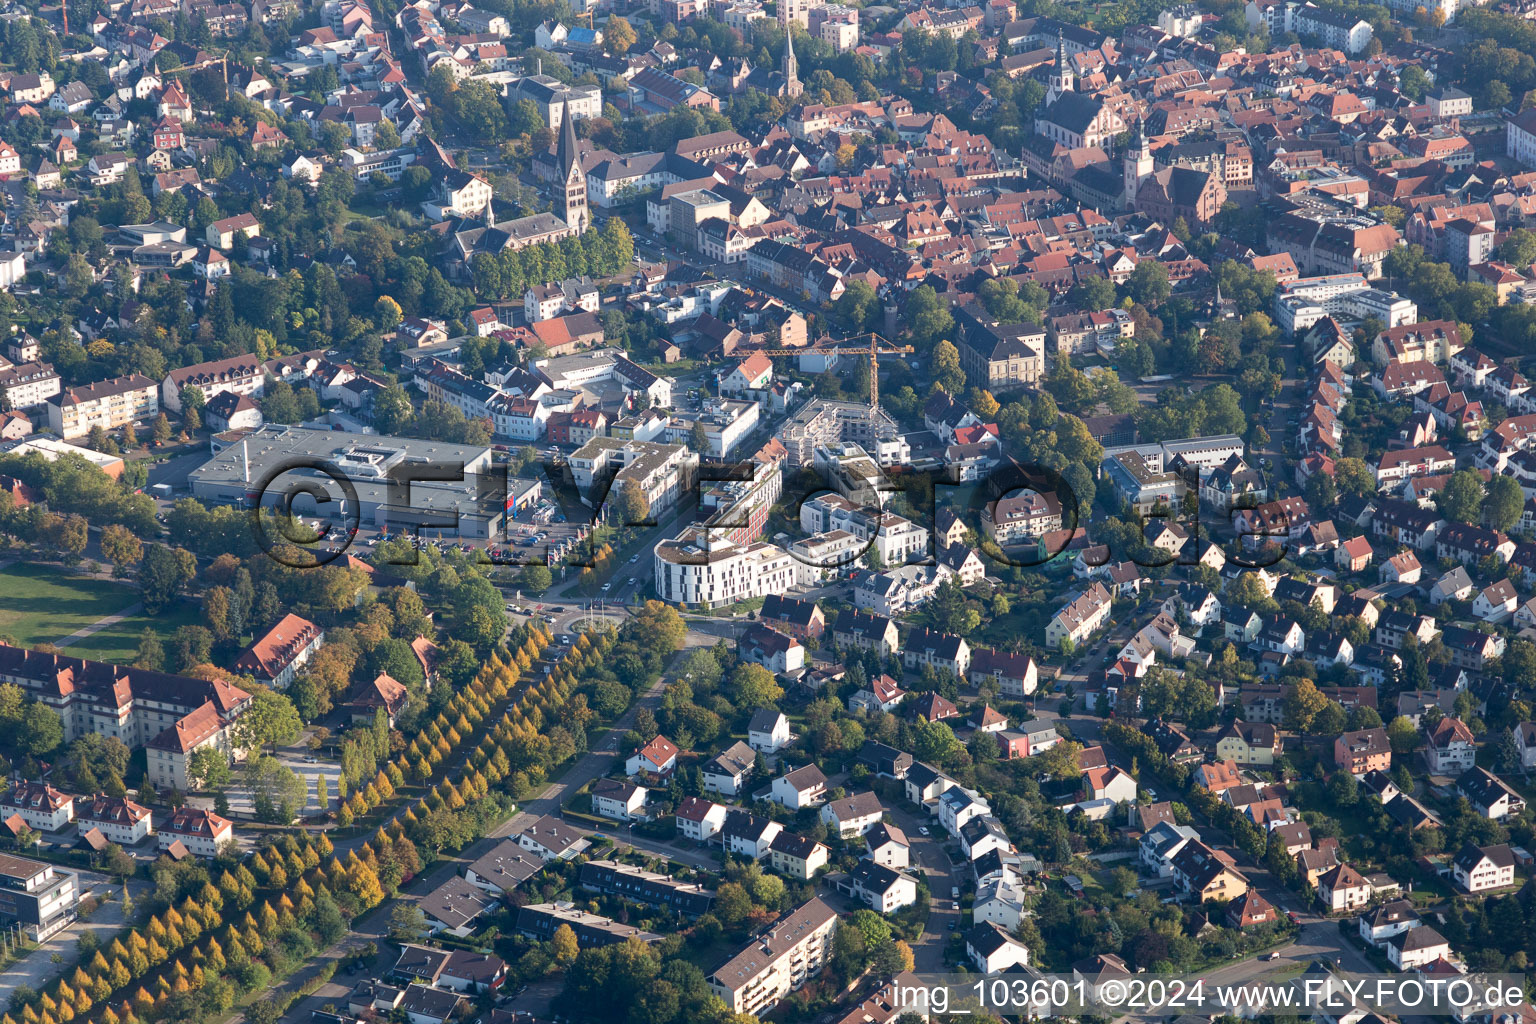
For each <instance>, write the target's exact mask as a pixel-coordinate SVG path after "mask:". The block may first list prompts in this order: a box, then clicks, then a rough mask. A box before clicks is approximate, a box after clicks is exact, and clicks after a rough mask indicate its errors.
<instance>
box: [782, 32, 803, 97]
mask: <svg viewBox="0 0 1536 1024" xmlns="http://www.w3.org/2000/svg"><path fill="white" fill-rule="evenodd" d="M783 70H784V95H785V96H786V97H788V98H789V99H794V98H795V97H796V96H799V95H800V94H801V93H802V92H804V91H805V86H803V85H801V84H800V74H799V71H800V68H799V65H798V64H797V63H796V62H795V32H794V24H793V23H791V24H788V25H785V26H784V69H783Z"/></svg>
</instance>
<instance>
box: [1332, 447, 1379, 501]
mask: <svg viewBox="0 0 1536 1024" xmlns="http://www.w3.org/2000/svg"><path fill="white" fill-rule="evenodd" d="M1333 475H1334V479H1335V480H1337V481H1338V484H1339V489H1340V490H1341V491H1343V492H1344V493H1345V494H1353V495H1355V496H1356V497H1359V498H1363V497H1365V496H1366V495H1369V494H1375V493H1376V476H1375V474H1373V473H1372V472H1371V468H1370V467H1369V466H1367V465H1366V464H1365V460H1364V459H1357V458H1353V457H1347V458H1342V459H1339V460H1338V461H1337V462H1336V463H1334V467H1333Z"/></svg>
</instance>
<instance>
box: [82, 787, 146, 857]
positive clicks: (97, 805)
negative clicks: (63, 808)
mask: <svg viewBox="0 0 1536 1024" xmlns="http://www.w3.org/2000/svg"><path fill="white" fill-rule="evenodd" d="M75 822H76V824H77V825H78V826H79V828H80V831H82V832H89V831H90V830H91V829H93V828H94V829H96V830H97V831H98V832H100V833H101V834H102V836H103V837H104V838H105V839H106V840H107V842H109V843H117V844H118V845H119V846H132V845H134V844H135V843H140V842H143V841H144V839H145V838H146V837H148V836H149V834H150V833H151V832H153V831H154V823H153V821H152V817H151V815H150V813H149V808H148V807H145V806H143V805H142V804H136V803H134V802H133V801H132V800H129V799H128V798H127V797H122V796H107V795H106V794H104V793H98V794H96V795H95V796H94V797H89V798H87V797H82V798H81V799H80V802H79V804H78V805H77V806H76V809H75Z"/></svg>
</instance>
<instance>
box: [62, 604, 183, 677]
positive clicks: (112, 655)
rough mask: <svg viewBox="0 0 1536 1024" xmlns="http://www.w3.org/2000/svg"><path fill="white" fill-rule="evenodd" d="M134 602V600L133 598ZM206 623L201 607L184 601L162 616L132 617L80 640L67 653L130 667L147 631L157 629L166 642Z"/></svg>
mask: <svg viewBox="0 0 1536 1024" xmlns="http://www.w3.org/2000/svg"><path fill="white" fill-rule="evenodd" d="M129 600H130V601H131V600H132V597H130V598H129ZM201 622H202V616H201V614H200V613H199V612H198V609H197V606H196V605H194V604H192V603H190V602H186V601H183V602H181V603H179V604H177V605H175V606H174V607H171V608H167V609H166V610H165V611H163V612H161V613H160V614H159V615H146V614H143V613H140V614H138V615H130V616H128V618H126V619H123V620H122V621H121V622H118V623H116V624H114V625H112V626H108V627H107V628H106V629H104V630H102V631H101V632H99V633H92V634H91V635H90V636H88V637H86V638H85V639H83V640H77V641H76V642H75V643H72V644H70V645H69V647H68V648H67V649H66V651H67V653H69V654H71V655H73V656H75V657H77V658H89V659H91V660H93V661H115V662H118V663H120V664H126V663H128V662H131V661H132V660H133V659H134V655H136V654H137V653H138V651H139V638H140V637H141V636H142V635H143V633H144V631H145V630H146V629H154V631H155V632H157V633H159V634H160V639H161V640H162V641H167V640H169V639H170V636H171V634H172V633H174V632H176V630H177V629H178V628H180V627H182V626H195V625H199V624H201Z"/></svg>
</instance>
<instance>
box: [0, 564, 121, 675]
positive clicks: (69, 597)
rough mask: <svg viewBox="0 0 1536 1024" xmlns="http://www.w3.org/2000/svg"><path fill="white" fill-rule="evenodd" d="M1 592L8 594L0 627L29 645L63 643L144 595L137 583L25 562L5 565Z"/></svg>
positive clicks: (1, 572)
mask: <svg viewBox="0 0 1536 1024" xmlns="http://www.w3.org/2000/svg"><path fill="white" fill-rule="evenodd" d="M0 594H4V595H5V596H4V599H3V600H0V633H3V634H6V635H8V636H12V637H15V638H16V642H17V643H19V644H21V645H22V646H23V647H32V646H35V645H36V644H51V643H57V642H58V641H59V640H61V639H63V638H64V637H66V636H68V635H69V634H71V633H73V632H75V631H76V630H77V629H83V628H84V627H86V626H89V625H90V624H91V623H93V622H95V621H96V620H98V619H101V618H104V617H106V616H108V615H115V614H116V613H118V612H120V611H122V610H123V609H124V608H127V607H128V606H130V605H132V604H133V603H134V602H135V601H137V600H138V595H137V594H135V593H134V591H133V590H132V588H130V587H125V586H123V585H121V584H118V583H108V582H106V581H104V580H94V579H83V578H80V577H75V576H70V575H67V574H65V573H63V572H61V571H60V570H59V569H57V568H55V567H53V566H44V565H29V564H23V563H19V564H16V565H12V566H9V567H8V568H5V569H0ZM139 628H140V629H142V628H143V627H142V626H141V627H139ZM134 646H135V647H137V646H138V642H137V641H135V642H134ZM82 653H83V652H82Z"/></svg>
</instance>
